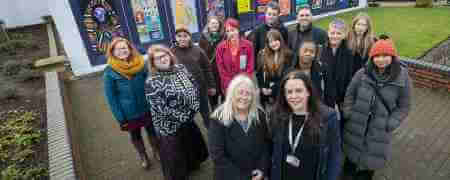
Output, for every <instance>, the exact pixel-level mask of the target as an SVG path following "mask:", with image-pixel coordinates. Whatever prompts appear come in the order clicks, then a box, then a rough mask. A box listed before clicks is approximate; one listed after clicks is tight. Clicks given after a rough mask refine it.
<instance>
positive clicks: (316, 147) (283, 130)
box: [270, 71, 341, 180]
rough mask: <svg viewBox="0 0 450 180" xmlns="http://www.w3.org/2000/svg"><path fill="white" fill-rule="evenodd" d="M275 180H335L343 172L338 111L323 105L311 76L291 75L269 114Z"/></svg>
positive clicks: (283, 84) (296, 72)
mask: <svg viewBox="0 0 450 180" xmlns="http://www.w3.org/2000/svg"><path fill="white" fill-rule="evenodd" d="M270 117H271V118H270V124H271V125H270V126H271V134H272V141H273V154H272V171H271V177H272V178H271V179H272V180H290V179H298V178H299V177H301V178H302V179H309V180H321V179H327V180H335V179H337V177H338V175H339V173H340V167H341V166H340V152H341V149H340V147H341V145H340V138H339V128H338V123H337V119H336V112H335V111H334V110H333V109H331V108H329V107H326V106H324V105H321V103H320V100H319V97H318V95H317V93H316V91H315V89H314V88H313V85H312V83H311V80H310V78H309V76H308V75H306V74H305V73H302V72H300V71H292V72H290V73H288V74H287V75H286V76H285V77H284V78H283V80H282V81H281V89H280V96H279V97H278V99H277V102H276V105H275V108H274V110H273V112H271V115H270Z"/></svg>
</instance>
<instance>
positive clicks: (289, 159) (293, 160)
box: [286, 154, 300, 167]
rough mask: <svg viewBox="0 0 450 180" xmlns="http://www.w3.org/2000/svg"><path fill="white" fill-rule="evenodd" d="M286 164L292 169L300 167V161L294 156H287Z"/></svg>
mask: <svg viewBox="0 0 450 180" xmlns="http://www.w3.org/2000/svg"><path fill="white" fill-rule="evenodd" d="M286 162H287V163H288V164H290V165H291V166H294V167H299V166H300V160H299V159H298V158H297V157H295V156H294V155H290V154H288V155H287V156H286Z"/></svg>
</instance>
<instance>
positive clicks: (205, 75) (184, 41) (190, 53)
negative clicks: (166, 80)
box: [172, 26, 217, 128]
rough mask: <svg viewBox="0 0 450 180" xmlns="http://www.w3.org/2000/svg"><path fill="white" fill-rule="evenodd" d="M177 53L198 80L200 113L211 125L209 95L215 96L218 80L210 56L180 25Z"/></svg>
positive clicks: (176, 44)
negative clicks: (194, 42)
mask: <svg viewBox="0 0 450 180" xmlns="http://www.w3.org/2000/svg"><path fill="white" fill-rule="evenodd" d="M175 39H176V43H175V47H173V48H172V52H173V53H174V54H175V56H176V58H177V60H178V63H180V64H183V65H184V66H186V69H187V70H188V71H189V72H190V73H191V74H192V76H193V77H194V79H195V80H196V85H197V86H198V87H199V90H200V114H201V115H202V118H203V123H204V125H205V127H207V128H208V126H209V118H208V114H209V106H208V95H209V96H214V95H215V94H216V92H217V89H216V81H215V79H214V75H213V72H212V69H211V64H210V63H209V60H208V56H207V55H206V53H205V52H204V51H203V49H201V48H200V47H198V46H196V45H194V44H193V43H192V36H191V33H190V32H189V30H188V29H187V27H185V26H179V27H177V29H176V31H175Z"/></svg>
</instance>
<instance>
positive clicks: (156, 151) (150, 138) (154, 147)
mask: <svg viewBox="0 0 450 180" xmlns="http://www.w3.org/2000/svg"><path fill="white" fill-rule="evenodd" d="M148 141H149V142H150V146H151V147H152V152H153V159H155V160H156V161H159V160H160V158H159V140H158V139H157V138H156V136H148Z"/></svg>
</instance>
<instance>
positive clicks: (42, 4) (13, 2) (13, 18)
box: [0, 0, 59, 28]
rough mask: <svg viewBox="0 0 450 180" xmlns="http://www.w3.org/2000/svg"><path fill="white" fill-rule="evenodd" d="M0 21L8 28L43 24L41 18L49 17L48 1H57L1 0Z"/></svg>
mask: <svg viewBox="0 0 450 180" xmlns="http://www.w3.org/2000/svg"><path fill="white" fill-rule="evenodd" d="M1 1H2V2H1V3H0V19H3V20H4V21H5V22H6V26H7V27H8V28H13V27H20V26H26V25H32V24H39V23H43V21H42V19H41V17H42V16H47V15H50V10H49V9H48V4H49V1H59V0H1Z"/></svg>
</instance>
